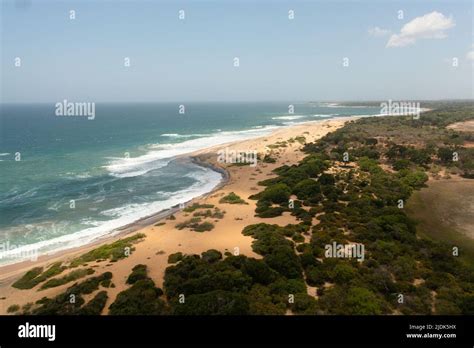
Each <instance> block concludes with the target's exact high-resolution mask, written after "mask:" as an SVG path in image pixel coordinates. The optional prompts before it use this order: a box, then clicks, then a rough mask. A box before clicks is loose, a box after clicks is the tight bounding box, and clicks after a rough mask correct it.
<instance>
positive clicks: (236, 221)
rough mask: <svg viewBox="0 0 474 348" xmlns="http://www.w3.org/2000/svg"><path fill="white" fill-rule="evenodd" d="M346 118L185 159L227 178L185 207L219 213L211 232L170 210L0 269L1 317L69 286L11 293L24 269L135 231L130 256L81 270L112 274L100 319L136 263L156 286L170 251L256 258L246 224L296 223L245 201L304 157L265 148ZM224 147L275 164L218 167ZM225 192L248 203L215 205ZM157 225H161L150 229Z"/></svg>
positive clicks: (313, 135)
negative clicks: (137, 237)
mask: <svg viewBox="0 0 474 348" xmlns="http://www.w3.org/2000/svg"><path fill="white" fill-rule="evenodd" d="M348 119H355V118H338V119H331V120H323V121H317V122H310V123H304V124H299V125H294V126H290V127H286V128H282V129H278V130H276V131H274V132H273V133H272V134H270V135H267V136H264V137H259V138H254V139H250V140H245V141H240V142H235V143H230V144H224V145H219V146H216V147H212V148H207V149H205V150H201V151H197V152H195V153H192V154H188V155H186V156H185V157H186V158H187V159H188V160H189V158H190V157H191V158H195V160H197V161H199V162H204V163H207V164H209V165H212V166H214V167H220V168H222V169H223V170H225V171H226V173H227V175H228V177H227V178H225V180H223V182H222V184H221V185H219V186H218V187H217V188H216V189H215V190H213V191H212V192H210V193H208V194H206V195H204V196H202V197H199V198H196V199H193V200H192V201H191V202H189V203H188V205H189V204H191V203H195V202H198V203H200V204H213V205H214V206H215V207H218V208H219V209H220V210H222V211H225V215H224V217H223V218H222V219H214V220H213V222H212V223H213V224H214V225H215V227H214V228H213V229H212V230H211V231H207V232H202V233H199V232H194V231H191V230H190V229H188V228H184V229H181V230H179V229H177V228H176V224H178V223H180V222H183V221H185V220H188V219H190V218H191V217H192V213H191V214H190V213H186V212H184V211H181V210H179V209H173V210H172V211H164V212H160V213H159V214H155V215H154V216H151V217H149V218H146V219H142V220H140V221H139V222H137V223H134V224H132V225H130V226H126V227H125V228H122V229H121V231H120V233H118V234H117V235H115V236H114V237H110V238H107V239H103V240H101V241H99V242H96V243H94V244H91V245H88V246H85V247H80V248H76V249H70V250H67V251H63V252H59V253H56V254H54V255H48V256H42V257H40V258H39V259H38V260H37V261H35V262H31V261H27V262H22V263H17V264H13V265H8V266H4V267H2V268H0V314H6V312H7V308H8V307H9V306H11V305H13V304H17V305H20V306H23V305H25V304H26V303H31V302H32V303H34V302H36V301H37V300H39V299H41V298H43V297H44V296H46V297H54V296H55V295H57V294H59V293H61V292H63V291H64V290H65V289H67V288H68V287H70V286H71V285H72V284H74V282H70V283H67V284H64V285H62V286H58V287H54V288H50V289H46V290H41V291H39V290H38V288H39V286H36V287H35V288H33V289H28V290H19V289H16V288H13V287H12V286H11V285H12V283H13V282H14V281H15V280H17V279H18V278H19V277H21V276H22V275H23V274H24V273H25V272H26V271H28V270H29V269H31V268H33V267H36V266H43V267H47V266H48V265H50V264H52V263H53V262H56V261H63V262H65V263H67V262H69V261H70V260H72V259H74V258H75V257H77V256H78V255H81V254H83V253H85V252H87V251H89V250H92V249H94V248H96V247H97V246H99V245H101V244H104V243H110V242H111V241H114V240H117V239H120V238H123V237H124V236H126V235H130V234H134V233H136V232H140V233H143V234H145V236H146V237H145V238H144V239H143V241H141V242H139V243H137V244H135V245H134V246H135V248H136V249H135V251H134V252H133V253H132V254H131V255H130V256H128V257H126V258H125V259H122V260H120V261H118V262H114V263H109V262H106V261H103V262H90V263H88V265H87V266H86V267H87V268H93V269H94V270H95V273H94V275H99V274H101V273H103V272H106V271H110V272H112V274H113V279H112V281H113V283H114V285H115V287H114V288H109V289H107V292H108V301H107V304H106V307H105V310H104V312H103V314H106V313H107V312H108V307H109V305H110V304H111V303H113V302H114V300H115V298H116V296H117V294H118V293H119V292H121V291H123V290H124V289H126V288H127V287H128V285H127V284H126V283H125V281H126V279H127V277H128V275H129V274H130V272H131V270H132V268H133V267H134V266H135V265H137V264H146V265H147V266H148V270H149V276H150V277H151V278H152V279H153V280H154V281H155V283H156V285H157V286H159V287H162V285H163V276H164V272H165V269H166V268H167V267H168V266H169V264H168V256H169V255H170V254H173V253H176V252H182V253H183V254H201V253H202V252H204V251H206V250H209V249H217V250H219V251H221V252H222V253H225V252H231V253H233V254H237V253H240V254H244V255H247V256H250V257H255V258H259V257H260V255H258V254H255V253H254V252H253V251H252V247H251V243H252V238H251V237H247V236H244V235H242V229H243V228H244V227H245V226H247V225H250V224H255V223H259V222H266V223H270V224H278V225H281V226H284V225H286V224H289V223H296V219H295V218H294V217H293V216H291V215H289V213H285V214H284V215H283V216H280V217H276V218H267V219H262V218H258V217H255V216H254V212H255V207H256V206H255V201H253V200H249V199H248V197H249V196H251V195H253V194H255V193H257V192H259V191H260V190H262V187H261V186H258V185H257V183H258V182H259V181H261V180H265V179H268V178H270V177H272V176H274V174H273V173H272V170H274V169H275V168H277V167H280V166H282V165H285V164H287V165H291V164H294V163H297V162H298V161H300V160H301V159H302V158H303V157H304V156H305V155H304V153H302V152H301V151H300V149H301V147H302V146H303V144H302V143H300V142H298V141H293V142H289V143H288V144H287V147H278V148H273V149H271V148H269V145H272V144H275V143H277V142H282V141H287V140H288V139H291V138H295V137H300V136H303V137H305V139H306V142H312V141H314V140H316V139H319V138H321V137H322V136H324V135H325V134H327V133H329V132H331V131H334V130H335V129H337V128H339V127H341V126H343V125H344V123H345V122H346V121H347V120H348ZM224 148H227V150H229V151H232V150H235V151H238V152H245V151H257V152H258V153H259V154H261V155H263V154H266V153H270V152H271V156H272V157H273V158H275V159H276V162H275V163H264V162H262V161H261V160H259V161H258V163H257V165H256V166H249V165H244V166H237V165H233V164H224V163H219V162H218V160H217V152H218V151H219V150H221V149H224ZM185 157H183V158H182V160H185ZM177 160H181V159H177ZM230 192H234V193H236V194H237V195H238V196H240V197H241V198H242V199H244V200H245V201H246V202H247V203H248V204H226V203H219V200H220V199H221V198H222V197H223V196H225V195H227V194H228V193H230ZM171 213H173V215H174V216H175V217H176V220H169V219H167V218H166V217H167V216H169V215H170V214H171ZM158 221H160V222H161V224H159V225H158V226H156V225H157V222H158ZM67 272H69V271H67V270H66V271H65V272H63V273H62V274H60V275H59V276H57V277H58V278H59V277H62V276H63V275H64V274H67ZM84 279H86V278H82V279H80V280H78V281H83V280H84Z"/></svg>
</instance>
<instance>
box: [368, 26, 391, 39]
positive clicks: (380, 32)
mask: <svg viewBox="0 0 474 348" xmlns="http://www.w3.org/2000/svg"><path fill="white" fill-rule="evenodd" d="M388 34H390V30H387V29H382V28H379V27H373V28H370V29H369V35H370V36H375V37H382V36H385V35H388Z"/></svg>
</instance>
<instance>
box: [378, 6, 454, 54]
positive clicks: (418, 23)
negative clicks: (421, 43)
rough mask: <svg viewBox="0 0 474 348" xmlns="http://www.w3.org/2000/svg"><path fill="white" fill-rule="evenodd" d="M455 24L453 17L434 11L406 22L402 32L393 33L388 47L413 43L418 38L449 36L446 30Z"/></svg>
mask: <svg viewBox="0 0 474 348" xmlns="http://www.w3.org/2000/svg"><path fill="white" fill-rule="evenodd" d="M454 26H455V24H454V21H453V18H452V17H446V16H445V15H443V14H442V13H439V12H436V11H433V12H431V13H428V14H425V15H424V16H421V17H416V18H415V19H413V20H412V21H410V22H408V23H407V24H405V25H404V26H403V27H402V29H401V30H400V34H393V35H392V36H391V37H390V39H389V40H388V42H387V47H403V46H409V45H413V44H414V43H415V42H416V40H418V39H444V38H445V37H447V35H446V33H445V31H446V30H448V29H450V28H452V27H454Z"/></svg>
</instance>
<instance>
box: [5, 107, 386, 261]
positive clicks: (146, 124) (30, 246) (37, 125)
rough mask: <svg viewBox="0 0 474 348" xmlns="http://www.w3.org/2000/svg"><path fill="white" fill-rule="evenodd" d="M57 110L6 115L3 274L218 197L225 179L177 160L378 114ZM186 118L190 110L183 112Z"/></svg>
mask: <svg viewBox="0 0 474 348" xmlns="http://www.w3.org/2000/svg"><path fill="white" fill-rule="evenodd" d="M288 105H289V103H263V102H262V103H186V104H185V108H184V111H185V112H184V113H180V108H179V105H178V104H177V103H114V104H108V103H96V105H95V117H94V118H93V119H92V118H90V117H89V118H88V117H84V116H57V115H56V113H55V110H56V108H55V103H51V104H2V105H1V109H0V265H3V264H9V263H15V262H20V261H23V260H24V259H26V258H31V256H32V255H42V254H48V253H53V252H56V251H58V250H64V249H68V248H73V247H78V246H81V245H85V244H88V243H91V242H93V241H96V240H98V239H100V238H104V237H107V236H110V235H111V234H112V233H117V230H116V229H117V228H119V227H123V226H125V225H128V224H130V223H132V222H134V221H137V220H139V219H142V218H144V217H147V216H150V215H152V214H154V213H157V212H159V211H162V210H165V209H168V208H171V207H172V206H175V205H177V204H180V203H185V202H187V201H189V200H190V199H192V198H193V197H197V196H200V195H202V194H204V193H206V192H209V191H211V190H212V189H213V188H214V187H215V186H216V185H218V184H219V182H220V180H221V174H220V173H217V172H215V171H213V170H211V169H209V168H204V167H201V166H199V165H197V164H195V163H193V162H191V161H185V160H176V157H177V156H181V155H185V154H187V153H190V152H193V151H195V150H199V149H203V148H207V147H210V146H213V145H218V144H223V143H227V142H231V141H236V140H244V139H248V138H253V137H258V136H263V135H266V134H269V133H271V132H272V131H273V130H275V129H278V128H282V127H287V126H290V125H294V124H298V123H303V122H308V121H315V120H321V119H330V118H336V117H345V116H350V115H377V114H379V113H380V108H378V107H360V106H358V107H346V106H340V105H338V104H331V103H294V104H293V105H294V113H289V108H288ZM181 111H182V110H181Z"/></svg>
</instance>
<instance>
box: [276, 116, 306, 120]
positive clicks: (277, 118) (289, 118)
mask: <svg viewBox="0 0 474 348" xmlns="http://www.w3.org/2000/svg"><path fill="white" fill-rule="evenodd" d="M303 117H306V116H305V115H293V116H275V117H272V120H297V119H299V118H303Z"/></svg>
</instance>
